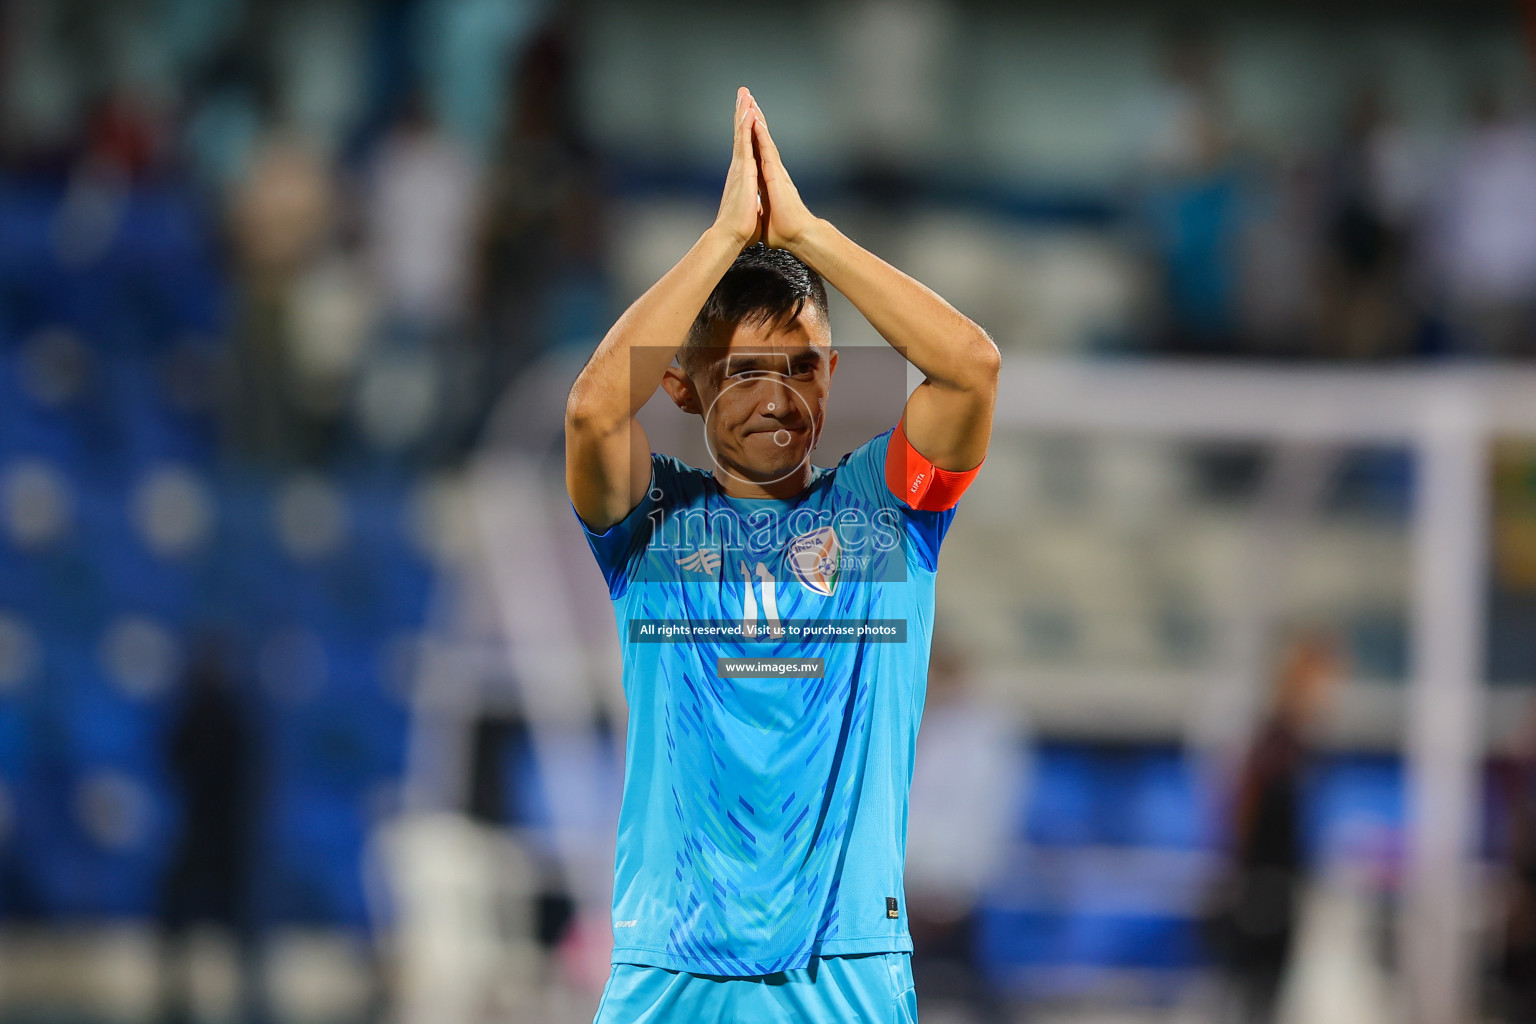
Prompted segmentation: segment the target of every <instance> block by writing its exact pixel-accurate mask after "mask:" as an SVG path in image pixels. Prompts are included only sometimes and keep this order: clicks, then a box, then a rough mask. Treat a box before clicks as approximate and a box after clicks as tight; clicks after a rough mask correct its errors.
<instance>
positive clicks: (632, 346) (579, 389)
mask: <svg viewBox="0 0 1536 1024" xmlns="http://www.w3.org/2000/svg"><path fill="white" fill-rule="evenodd" d="M741 249H742V244H741V242H740V241H738V240H737V239H736V238H735V237H734V236H733V235H731V234H730V233H729V232H727V231H725V230H723V229H721V228H720V227H718V226H712V227H711V228H710V229H709V230H707V231H705V232H704V234H703V235H702V236H700V238H699V240H698V241H697V242H695V243H694V244H693V248H691V249H689V250H688V252H687V253H686V254H685V255H684V256H683V258H682V259H680V260H678V262H677V264H676V265H675V266H673V267H672V269H671V270H669V271H667V272H666V274H664V275H663V276H662V278H661V279H660V280H659V281H657V282H656V283H655V284H653V285H652V286H651V287H650V288H649V289H647V290H646V292H645V294H643V295H641V296H640V297H639V298H638V299H636V300H635V301H634V302H633V303H631V304H630V307H629V308H628V309H626V310H625V311H624V314H623V315H622V316H620V317H619V319H618V320H617V321H616V322H615V323H614V325H613V326H612V327H611V328H609V330H608V333H607V334H606V335H604V337H603V340H602V342H601V343H600V344H599V345H598V346H597V351H596V352H594V353H593V354H592V358H591V359H590V360H588V362H587V365H586V366H585V367H584V368H583V369H582V371H581V373H580V374H578V375H577V377H576V382H575V384H573V385H572V386H571V393H570V397H569V398H568V399H567V401H566V408H565V414H566V425H567V429H570V428H572V427H580V428H583V429H587V430H591V431H594V432H597V433H610V432H612V431H615V430H618V429H621V428H622V427H623V426H624V425H625V424H626V423H628V422H629V420H630V419H631V418H632V417H633V416H634V415H635V414H636V413H638V412H639V411H640V409H641V407H642V406H644V405H645V403H646V402H647V401H649V400H650V397H651V395H653V394H655V392H656V388H657V387H658V386H659V385H660V384H661V378H662V376H663V375H664V374H665V373H666V369H667V365H668V364H669V363H670V362H671V361H672V357H673V356H674V355H676V354H677V350H678V348H679V347H681V346H682V344H683V341H684V340H685V339H686V338H687V337H688V328H689V327H690V326H691V325H692V324H693V321H694V318H695V317H697V316H698V315H699V310H700V309H702V308H703V307H704V303H705V301H706V300H707V299H708V298H709V293H710V292H711V291H713V290H714V287H715V285H716V284H718V283H719V282H720V278H721V277H723V276H724V275H725V272H726V271H727V270H729V269H730V266H731V263H732V261H733V260H735V259H736V257H737V256H738V255H740V253H741Z"/></svg>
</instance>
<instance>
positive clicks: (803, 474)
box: [714, 462, 816, 501]
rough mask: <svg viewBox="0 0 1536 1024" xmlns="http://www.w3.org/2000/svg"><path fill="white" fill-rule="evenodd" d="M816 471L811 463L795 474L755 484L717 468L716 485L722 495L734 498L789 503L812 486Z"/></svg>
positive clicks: (804, 465) (803, 464)
mask: <svg viewBox="0 0 1536 1024" xmlns="http://www.w3.org/2000/svg"><path fill="white" fill-rule="evenodd" d="M815 473H816V470H815V468H814V467H813V466H812V465H811V464H810V462H805V463H802V464H801V466H800V467H799V468H798V469H796V470H795V471H794V472H793V473H791V474H789V475H788V476H786V477H783V478H781V479H779V480H774V481H772V482H771V483H762V484H760V483H753V482H751V481H749V480H743V479H742V478H740V477H738V476H736V475H735V474H733V473H728V472H725V471H724V470H722V469H721V468H720V467H719V466H716V467H715V472H714V477H715V485H716V486H717V487H719V488H720V491H721V493H723V494H726V495H729V496H730V497H732V498H772V499H774V500H775V501H789V500H791V499H793V498H797V497H799V496H800V495H801V494H802V493H803V492H804V491H805V489H806V488H807V487H809V486H811V478H812V477H813V476H814V475H815Z"/></svg>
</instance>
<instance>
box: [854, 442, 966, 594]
mask: <svg viewBox="0 0 1536 1024" xmlns="http://www.w3.org/2000/svg"><path fill="white" fill-rule="evenodd" d="M980 468H981V467H980V466H977V467H976V469H972V470H967V471H965V472H964V473H954V472H952V471H949V470H942V469H939V468H938V467H936V466H934V465H933V464H932V463H931V462H929V461H928V460H927V459H925V458H923V457H922V456H921V455H919V454H918V453H917V451H916V450H915V449H914V448H912V446H911V444H910V443H909V442H908V441H907V438H906V434H905V432H904V431H903V430H902V426H901V423H900V422H899V421H898V422H897V424H896V426H894V427H892V428H891V429H890V430H887V431H885V432H884V433H882V434H878V435H876V436H875V437H874V438H872V439H870V440H869V441H867V442H865V443H864V444H863V445H861V446H859V447H858V448H856V449H854V450H853V451H852V452H849V453H848V454H847V455H846V456H844V457H843V469H842V471H843V472H844V473H845V474H846V476H847V484H848V485H849V486H850V487H851V488H852V489H853V490H854V492H855V493H857V494H858V495H859V496H860V497H862V498H864V499H865V500H867V501H870V502H873V503H875V504H876V505H878V506H880V507H885V508H893V509H895V510H897V512H898V513H899V515H900V516H901V521H902V524H903V527H904V531H905V539H906V542H907V548H908V552H909V555H910V557H911V560H912V561H913V562H914V563H916V564H917V565H920V566H922V567H923V568H924V569H926V570H927V571H928V572H934V571H935V570H937V569H938V565H939V547H940V546H941V545H942V544H943V542H944V536H945V534H947V533H948V532H949V525H950V523H952V522H953V521H954V518H955V508H956V506H957V504H958V503H959V501H960V495H961V494H962V493H963V492H964V490H965V488H966V487H967V486H969V484H970V481H971V480H972V479H974V478H975V476H976V473H977V471H978V470H980ZM960 477H963V478H964V479H963V480H962V479H957V478H960ZM914 482H915V483H916V487H914V486H913V484H914Z"/></svg>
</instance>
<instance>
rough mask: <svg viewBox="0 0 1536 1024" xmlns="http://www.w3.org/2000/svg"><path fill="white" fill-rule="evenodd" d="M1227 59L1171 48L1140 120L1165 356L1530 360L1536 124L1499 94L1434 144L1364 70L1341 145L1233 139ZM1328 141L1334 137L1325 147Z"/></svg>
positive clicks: (1470, 108) (1191, 44)
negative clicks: (1267, 145) (1275, 145)
mask: <svg viewBox="0 0 1536 1024" xmlns="http://www.w3.org/2000/svg"><path fill="white" fill-rule="evenodd" d="M1221 57H1222V54H1221V48H1220V46H1219V44H1218V42H1217V40H1216V39H1215V38H1214V37H1213V36H1212V35H1211V34H1210V33H1209V31H1208V30H1207V29H1204V28H1200V27H1197V26H1184V27H1179V28H1175V29H1174V30H1172V31H1171V32H1170V34H1169V37H1168V40H1167V43H1166V51H1165V56H1164V60H1165V67H1164V70H1163V76H1162V80H1161V85H1160V88H1159V89H1158V90H1157V91H1155V92H1153V93H1152V94H1151V95H1148V96H1146V97H1144V98H1143V99H1142V100H1141V101H1140V103H1139V104H1138V106H1137V117H1136V124H1135V131H1136V133H1137V135H1138V137H1139V139H1140V140H1141V143H1142V152H1141V157H1142V160H1141V163H1142V171H1143V173H1142V174H1141V175H1140V176H1139V178H1138V181H1137V186H1136V187H1137V189H1138V190H1139V191H1140V196H1139V199H1138V204H1139V213H1140V216H1141V222H1142V226H1143V230H1144V233H1145V238H1146V243H1145V244H1146V247H1147V249H1148V251H1149V253H1150V254H1151V263H1152V267H1153V268H1154V273H1155V275H1156V279H1157V281H1158V286H1157V288H1156V294H1157V296H1158V307H1159V309H1160V316H1159V317H1158V318H1157V322H1158V323H1159V324H1160V326H1159V327H1158V328H1156V329H1154V330H1153V331H1152V332H1151V337H1150V339H1149V340H1150V344H1151V347H1152V348H1153V349H1154V350H1157V351H1163V352H1170V353H1176V354H1182V355H1193V356H1252V357H1260V358H1264V357H1268V358H1311V359H1343V360H1383V359H1404V358H1409V357H1416V356H1441V355H1465V356H1473V357H1520V356H1529V355H1531V354H1532V352H1533V351H1536V123H1533V121H1532V119H1531V114H1530V111H1529V110H1528V109H1526V107H1525V105H1523V104H1520V103H1519V102H1518V101H1517V100H1516V98H1515V97H1512V96H1509V95H1507V94H1506V92H1505V91H1503V90H1501V89H1500V88H1499V87H1498V86H1497V85H1496V84H1495V83H1494V82H1493V81H1492V80H1489V81H1485V82H1481V83H1475V84H1474V85H1473V87H1472V88H1471V89H1470V90H1469V91H1468V93H1467V94H1466V95H1465V96H1464V97H1462V98H1461V103H1462V106H1463V109H1464V120H1463V124H1462V126H1461V127H1460V129H1459V130H1457V131H1456V132H1454V133H1453V134H1451V135H1450V136H1449V137H1448V138H1444V139H1441V140H1438V141H1437V140H1435V139H1433V138H1432V137H1430V136H1428V135H1427V134H1426V133H1425V132H1423V131H1422V130H1417V131H1416V130H1415V129H1414V128H1413V127H1412V126H1410V125H1407V124H1405V123H1404V121H1403V119H1402V118H1401V116H1400V113H1401V112H1400V111H1398V110H1397V109H1395V108H1394V104H1393V100H1392V99H1391V98H1390V95H1389V92H1388V90H1387V89H1386V87H1385V85H1384V83H1382V82H1379V81H1373V80H1372V78H1371V74H1372V72H1371V70H1370V69H1369V68H1368V67H1367V68H1365V69H1362V79H1361V84H1360V85H1358V86H1357V87H1356V91H1355V92H1354V94H1353V96H1352V98H1350V99H1349V100H1348V103H1347V112H1346V115H1345V117H1344V119H1343V123H1342V124H1340V125H1338V126H1337V127H1336V128H1335V129H1334V130H1333V131H1332V132H1331V135H1332V141H1331V142H1327V143H1325V144H1321V145H1316V144H1314V145H1307V144H1304V143H1298V144H1296V145H1294V146H1292V147H1290V148H1289V149H1287V150H1283V151H1278V152H1277V151H1272V150H1271V151H1263V150H1258V149H1256V148H1254V147H1253V146H1251V145H1245V140H1244V139H1243V138H1242V137H1241V136H1240V134H1238V133H1237V131H1236V130H1235V129H1234V127H1233V125H1232V123H1231V121H1230V115H1229V103H1228V101H1227V99H1226V97H1225V95H1224V91H1223V87H1222V82H1223V80H1224V79H1223V76H1222V74H1221V71H1222V64H1221ZM1327 134H1328V133H1325V135H1324V138H1325V139H1326V138H1327Z"/></svg>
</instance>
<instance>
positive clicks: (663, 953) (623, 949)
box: [609, 935, 912, 978]
mask: <svg viewBox="0 0 1536 1024" xmlns="http://www.w3.org/2000/svg"><path fill="white" fill-rule="evenodd" d="M910 952H912V936H911V935H866V936H861V937H854V938H841V939H833V940H832V941H830V942H823V943H822V944H821V945H820V946H819V947H817V948H816V950H815V951H814V952H807V953H804V954H801V955H799V956H793V955H791V956H785V957H777V958H775V959H772V960H769V961H767V962H766V965H768V966H771V968H772V969H771V970H766V971H765V970H762V969H761V968H762V967H763V966H765V963H764V962H763V961H746V960H738V959H734V958H720V959H718V960H713V959H712V960H701V959H699V958H698V957H689V956H681V955H679V954H677V953H672V952H669V951H667V950H664V949H652V948H651V947H649V946H615V947H613V955H612V956H611V957H610V958H609V963H610V964H635V965H638V966H641V967H661V968H665V969H666V970H669V971H682V972H685V973H687V974H707V975H711V976H713V977H726V978H761V977H763V976H765V975H768V974H778V973H779V972H781V971H795V970H803V969H804V968H805V967H807V966H808V965H809V964H810V962H811V961H812V960H813V959H816V958H818V957H828V956H851V955H853V954H855V953H910ZM722 968H725V970H722Z"/></svg>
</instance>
